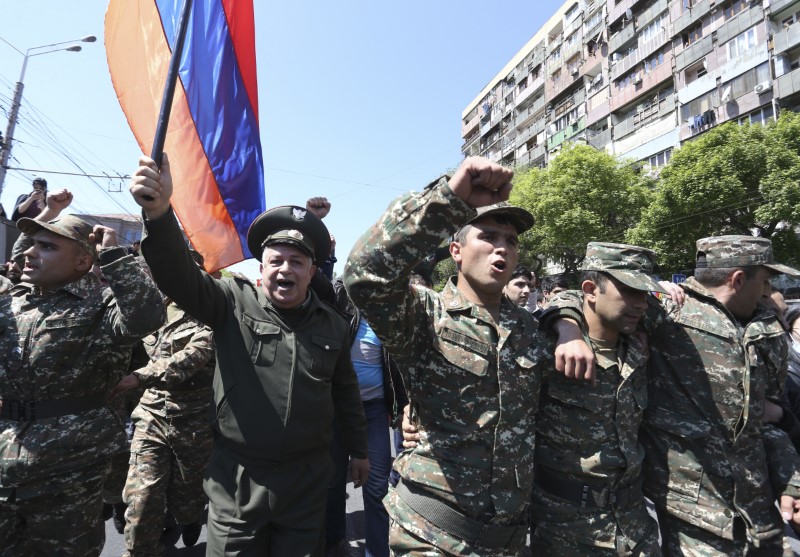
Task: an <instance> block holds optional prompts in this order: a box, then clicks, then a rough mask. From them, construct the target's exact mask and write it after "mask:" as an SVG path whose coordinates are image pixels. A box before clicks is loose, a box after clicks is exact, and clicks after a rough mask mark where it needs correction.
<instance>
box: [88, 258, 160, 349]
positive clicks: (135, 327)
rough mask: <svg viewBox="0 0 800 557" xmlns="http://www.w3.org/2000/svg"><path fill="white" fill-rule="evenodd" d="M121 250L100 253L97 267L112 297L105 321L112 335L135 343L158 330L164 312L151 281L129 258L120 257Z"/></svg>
mask: <svg viewBox="0 0 800 557" xmlns="http://www.w3.org/2000/svg"><path fill="white" fill-rule="evenodd" d="M122 249H123V248H114V249H111V250H105V251H101V253H100V254H99V257H100V263H101V265H102V266H101V267H100V268H101V270H102V271H103V276H105V277H106V279H108V283H109V288H110V289H111V292H112V293H113V296H114V299H113V301H112V303H111V305H110V307H109V311H108V312H106V314H105V315H104V319H105V320H106V323H107V325H108V326H109V328H110V330H111V331H112V333H113V334H114V336H117V337H121V338H124V339H126V340H138V339H140V338H142V337H144V336H146V335H148V334H150V333H152V332H153V331H155V330H157V329H158V328H159V327H161V325H163V324H164V321H165V320H166V318H167V311H166V307H165V306H164V300H163V299H162V297H161V292H159V291H158V288H156V285H155V283H153V279H151V278H150V276H149V275H148V274H147V273H146V272H145V271H144V270H143V269H142V268H141V266H140V265H139V264H138V263H136V261H135V260H134V258H133V256H132V255H125V256H123V257H119V255H120V253H119V250H122ZM104 263H105V264H104Z"/></svg>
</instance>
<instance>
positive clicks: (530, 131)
mask: <svg viewBox="0 0 800 557" xmlns="http://www.w3.org/2000/svg"><path fill="white" fill-rule="evenodd" d="M539 122H541V124H540V123H539ZM544 122H545V120H544V118H542V119H541V120H540V121H537V122H534V123H533V124H531V125H530V126H528V127H527V128H525V129H524V130H522V131H521V132H519V133H517V138H516V140H515V141H514V143H515V144H516V146H517V147H522V145H523V144H525V143H527V142H528V140H529V139H530V138H532V137H534V136H535V135H536V134H538V133H539V132H541V131H542V129H543V128H544Z"/></svg>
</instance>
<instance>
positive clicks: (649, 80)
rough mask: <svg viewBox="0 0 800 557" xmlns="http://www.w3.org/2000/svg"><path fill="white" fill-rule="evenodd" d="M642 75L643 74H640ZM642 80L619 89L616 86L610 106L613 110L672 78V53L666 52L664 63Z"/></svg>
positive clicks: (644, 75)
mask: <svg viewBox="0 0 800 557" xmlns="http://www.w3.org/2000/svg"><path fill="white" fill-rule="evenodd" d="M640 75H641V74H640ZM641 77H642V81H641V83H638V84H631V85H629V86H628V87H626V88H625V89H618V88H616V87H614V89H613V91H612V93H611V99H610V100H609V106H610V108H611V110H612V111H614V110H617V109H618V108H620V107H622V106H625V105H626V104H628V103H630V102H631V101H633V100H635V99H637V98H639V97H640V96H642V95H644V94H645V93H647V92H648V91H650V90H652V89H653V87H655V86H656V85H659V84H660V83H663V82H665V81H667V80H668V79H672V55H671V54H669V53H668V54H666V55H665V56H664V63H663V64H661V65H660V66H658V67H657V68H656V69H655V70H652V71H650V72H648V73H646V74H643V75H641Z"/></svg>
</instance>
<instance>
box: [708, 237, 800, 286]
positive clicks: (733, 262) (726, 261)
mask: <svg viewBox="0 0 800 557" xmlns="http://www.w3.org/2000/svg"><path fill="white" fill-rule="evenodd" d="M695 262H696V263H695V266H696V268H698V269H720V268H725V269H727V268H731V267H751V266H754V265H755V266H763V267H767V268H768V269H772V270H773V271H775V272H777V273H783V274H786V275H789V276H790V277H800V271H798V270H796V269H792V268H791V267H787V266H786V265H781V264H780V263H775V259H774V257H773V255H772V242H771V241H770V240H768V239H767V238H757V237H756V236H743V235H742V236H738V235H731V236H711V237H709V238H701V239H699V240H697V255H696V257H695Z"/></svg>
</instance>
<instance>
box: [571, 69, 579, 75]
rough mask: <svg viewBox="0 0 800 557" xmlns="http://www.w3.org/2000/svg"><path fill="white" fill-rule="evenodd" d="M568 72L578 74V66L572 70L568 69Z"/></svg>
mask: <svg viewBox="0 0 800 557" xmlns="http://www.w3.org/2000/svg"><path fill="white" fill-rule="evenodd" d="M570 73H571V74H572V75H578V68H572V70H571V71H570Z"/></svg>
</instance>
